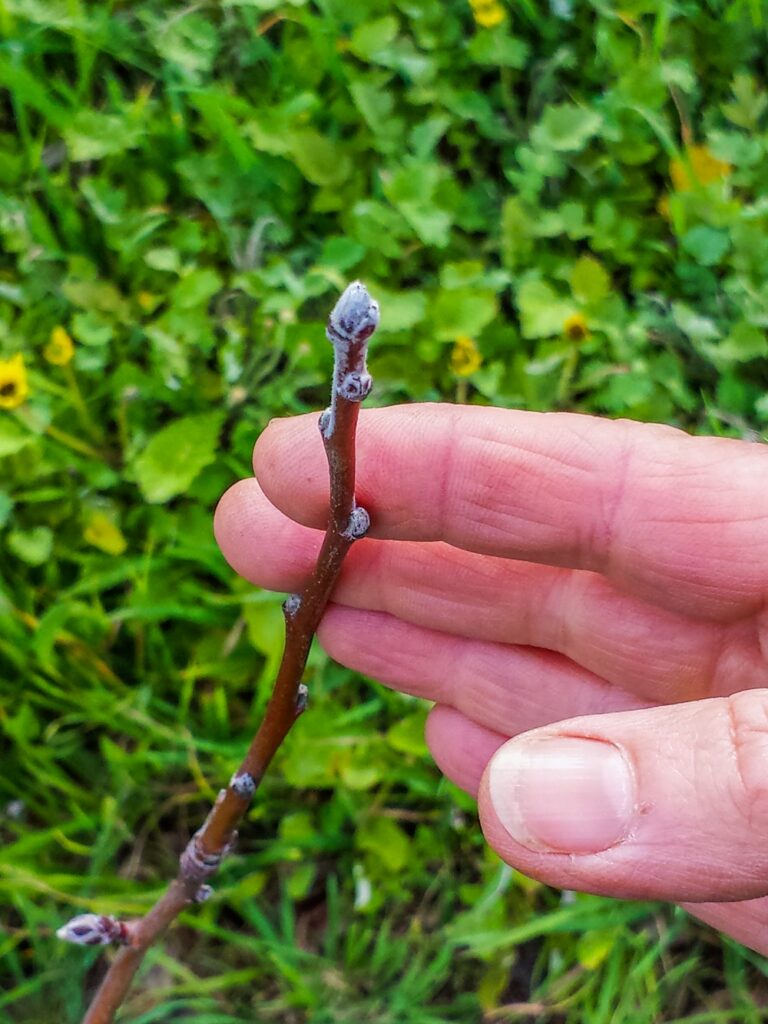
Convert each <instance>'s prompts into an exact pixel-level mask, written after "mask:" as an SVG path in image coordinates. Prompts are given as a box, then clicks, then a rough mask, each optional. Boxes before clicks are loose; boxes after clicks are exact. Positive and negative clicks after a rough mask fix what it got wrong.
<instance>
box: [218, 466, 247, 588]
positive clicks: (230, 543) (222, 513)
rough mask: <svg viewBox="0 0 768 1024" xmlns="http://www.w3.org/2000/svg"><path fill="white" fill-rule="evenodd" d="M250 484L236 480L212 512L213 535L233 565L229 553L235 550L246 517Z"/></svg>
mask: <svg viewBox="0 0 768 1024" xmlns="http://www.w3.org/2000/svg"><path fill="white" fill-rule="evenodd" d="M251 486H252V481H250V480H238V481H237V482H236V483H234V484H232V486H231V487H229V488H227V490H226V491H225V492H224V493H223V494H222V496H221V497H220V498H219V503H218V504H217V506H216V509H215V511H214V513H213V536H214V537H215V538H216V543H217V544H218V545H219V547H220V548H221V552H222V554H223V555H224V557H225V558H226V560H227V561H228V562H229V564H230V565H233V563H232V559H231V558H230V555H231V554H232V553H233V552H234V551H236V550H237V547H238V541H239V539H240V538H242V535H243V532H244V529H245V523H246V521H247V518H248V509H249V508H250V506H251V502H250V495H249V490H250V488H251ZM233 568H234V566H233Z"/></svg>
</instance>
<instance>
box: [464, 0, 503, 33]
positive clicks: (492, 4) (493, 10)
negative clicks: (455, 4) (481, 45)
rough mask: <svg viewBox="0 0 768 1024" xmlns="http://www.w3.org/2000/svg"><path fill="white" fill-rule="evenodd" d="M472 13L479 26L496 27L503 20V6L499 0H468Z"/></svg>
mask: <svg viewBox="0 0 768 1024" xmlns="http://www.w3.org/2000/svg"><path fill="white" fill-rule="evenodd" d="M469 2H470V6H471V7H472V15H473V17H474V19H475V21H476V22H477V24H478V25H479V26H480V28H496V26H497V25H500V24H501V23H502V21H504V18H505V14H504V8H503V7H502V5H501V4H500V3H499V0H469Z"/></svg>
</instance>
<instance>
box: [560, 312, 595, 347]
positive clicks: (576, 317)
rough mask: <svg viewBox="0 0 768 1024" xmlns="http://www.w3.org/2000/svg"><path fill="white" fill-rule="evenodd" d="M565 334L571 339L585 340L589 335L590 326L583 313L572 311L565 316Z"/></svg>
mask: <svg viewBox="0 0 768 1024" xmlns="http://www.w3.org/2000/svg"><path fill="white" fill-rule="evenodd" d="M563 334H564V335H565V336H566V338H567V339H568V340H569V341H584V339H585V338H588V337H589V327H588V326H587V321H586V320H585V319H584V317H583V316H582V315H581V313H571V315H570V316H567V317H566V318H565V321H564V323H563Z"/></svg>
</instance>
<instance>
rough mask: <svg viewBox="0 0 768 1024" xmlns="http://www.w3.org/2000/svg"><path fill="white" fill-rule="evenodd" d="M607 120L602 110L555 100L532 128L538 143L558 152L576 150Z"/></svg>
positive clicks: (582, 146) (532, 137)
mask: <svg viewBox="0 0 768 1024" xmlns="http://www.w3.org/2000/svg"><path fill="white" fill-rule="evenodd" d="M602 123H603V119H602V117H601V116H600V114H598V113H597V111H595V110H590V109H589V107H578V106H576V104H575V103H560V104H553V105H551V106H549V107H547V109H546V110H545V111H544V116H543V117H542V119H541V121H540V122H539V124H538V125H537V126H536V127H535V128H534V129H533V131H532V132H531V139H532V140H533V142H534V143H535V145H537V146H540V147H543V148H545V149H546V148H551V149H554V150H556V151H557V152H565V153H575V152H578V151H579V150H581V149H583V148H584V147H585V146H586V144H587V143H588V142H589V140H590V139H591V138H593V136H595V135H596V134H597V133H598V131H599V130H600V127H601V125H602Z"/></svg>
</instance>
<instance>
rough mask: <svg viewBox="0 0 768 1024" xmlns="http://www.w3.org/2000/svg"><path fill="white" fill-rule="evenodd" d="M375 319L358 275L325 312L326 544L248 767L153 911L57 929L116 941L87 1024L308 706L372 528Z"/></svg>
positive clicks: (229, 837) (104, 1020)
mask: <svg viewBox="0 0 768 1024" xmlns="http://www.w3.org/2000/svg"><path fill="white" fill-rule="evenodd" d="M378 322H379V307H378V306H377V304H376V303H375V302H374V301H373V300H372V299H371V297H370V295H369V294H368V292H367V290H366V289H365V287H364V285H362V284H361V283H360V282H359V281H355V282H354V283H353V284H351V285H349V287H348V288H347V289H346V290H345V291H344V293H343V295H342V296H341V298H340V299H339V301H338V303H337V304H336V306H335V307H334V309H333V311H332V313H331V315H330V317H329V318H328V327H327V331H326V333H327V336H328V339H329V341H330V342H331V343H332V345H333V347H334V355H335V358H334V368H333V386H332V389H331V404H330V406H329V407H328V409H326V410H325V412H324V413H322V415H321V416H320V433H321V435H322V439H323V445H324V447H325V453H326V456H327V459H328V468H329V474H330V485H331V488H330V490H331V494H330V509H329V516H328V526H327V529H326V534H325V539H324V541H323V546H322V548H321V550H320V554H319V555H318V559H317V564H316V566H315V569H314V571H313V573H312V575H311V576H310V578H309V580H308V581H307V583H306V585H305V587H304V589H303V590H302V591H301V593H299V594H292V595H291V596H290V597H289V598H288V599H287V601H286V602H285V603H284V605H283V612H284V617H285V647H284V650H283V658H282V661H281V663H280V668H279V670H278V673H277V679H276V681H275V685H274V689H273V691H272V696H271V698H270V701H269V704H268V705H267V708H266V711H265V713H264V718H263V720H262V722H261V725H260V726H259V728H258V731H257V732H256V735H255V736H254V738H253V741H252V743H251V745H250V747H249V749H248V753H247V754H246V755H245V758H244V759H243V762H242V764H241V765H240V767H239V768H238V769H237V771H236V772H235V774H234V775H233V776H232V778H231V779H230V782H229V785H228V786H227V788H226V789H222V790H221V791H220V792H219V795H218V798H217V799H216V803H215V804H214V805H213V807H212V808H211V811H210V813H209V814H208V817H207V818H206V819H205V822H204V823H203V825H202V827H201V828H200V829H199V830H198V831H197V832H196V833H195V835H194V836H193V837H192V839H191V840H190V841H189V843H188V844H187V847H186V849H185V850H184V852H183V853H182V855H181V857H180V859H179V873H178V875H177V876H176V878H175V879H174V880H173V881H172V882H171V883H170V885H169V886H168V889H167V890H166V891H165V893H164V895H163V896H162V897H161V898H160V899H159V900H158V901H157V903H156V904H155V905H154V907H152V909H151V910H150V911H149V912H148V913H147V914H146V915H145V916H144V917H142V918H140V919H138V920H136V921H117V920H115V919H114V918H110V917H106V916H104V915H97V914H84V915H81V916H80V917H76V918H73V920H71V921H70V922H69V923H68V924H67V925H65V926H64V927H63V928H61V929H59V931H58V933H57V934H58V935H59V937H60V938H63V939H67V940H68V941H70V942H77V943H80V944H85V945H95V944H106V943H109V942H115V941H116V942H120V943H121V944H122V945H123V948H122V949H121V950H120V951H119V953H118V954H117V956H116V957H115V959H114V961H113V962H112V965H111V966H110V968H109V970H108V971H107V974H106V975H105V977H104V980H103V982H102V983H101V986H100V988H99V989H98V991H97V992H96V995H95V996H94V998H93V1002H92V1003H91V1006H90V1008H89V1010H88V1011H87V1013H86V1015H85V1017H84V1018H83V1024H111V1022H112V1021H113V1019H114V1015H115V1013H116V1011H117V1010H118V1009H119V1007H120V1006H121V1004H122V1002H123V1000H124V998H125V996H126V993H127V992H128V988H129V986H130V984H131V981H132V979H133V976H134V974H135V973H136V971H137V970H138V968H139V965H140V964H141V961H142V960H143V958H144V954H145V952H146V950H147V949H148V948H149V946H151V945H152V943H153V942H155V941H156V940H157V939H158V938H159V937H160V936H161V935H162V934H163V932H165V930H166V929H167V928H168V927H169V925H170V924H171V923H172V922H173V921H174V920H175V919H176V917H178V915H179V914H180V913H181V911H182V910H184V908H185V907H187V906H188V905H189V904H190V903H193V902H202V901H203V900H205V899H207V898H208V897H209V896H210V894H211V891H212V890H211V887H210V886H209V885H208V884H207V881H208V879H209V878H210V877H211V876H212V875H213V874H214V873H215V872H216V870H217V869H218V867H219V864H220V863H221V861H222V860H223V858H224V857H225V856H226V855H227V853H228V852H229V850H230V849H231V848H232V845H233V844H234V842H235V839H236V836H237V833H236V831H235V830H236V828H237V826H238V824H239V823H240V820H241V819H242V817H243V815H244V814H245V812H246V810H247V808H248V805H249V804H250V802H251V799H252V797H253V794H254V793H255V791H256V788H257V786H258V785H259V782H260V781H261V779H262V778H263V776H264V772H265V771H266V769H267V766H268V765H269V763H270V761H271V760H272V757H273V756H274V754H275V751H276V750H277V749H278V747H279V746H280V744H281V743H282V742H283V740H284V739H285V737H286V736H287V734H288V732H289V730H290V728H291V726H292V725H293V723H294V722H295V721H296V719H297V718H298V717H299V715H300V714H301V713H302V711H304V709H305V708H306V706H307V688H306V686H304V684H303V683H302V682H301V677H302V675H303V672H304V667H305V665H306V661H307V655H308V654H309V648H310V645H311V643H312V637H313V635H314V633H315V631H316V629H317V627H318V624H319V622H320V619H321V617H322V614H323V611H324V609H325V606H326V604H327V602H328V599H329V597H330V595H331V592H332V590H333V587H334V585H335V583H336V580H337V578H338V575H339V571H340V569H341V564H342V562H343V561H344V556H345V555H346V553H347V551H348V550H349V548H350V546H351V545H352V543H353V542H354V541H355V540H357V539H358V538H360V537H363V536H364V535H365V534H366V532H367V531H368V527H369V526H370V520H369V517H368V513H367V512H366V511H365V509H364V508H361V507H360V506H359V505H357V504H355V432H356V428H357V417H358V412H359V408H360V402H361V401H362V400H363V399H364V398H365V397H366V395H368V394H369V392H370V390H371V384H372V381H371V377H370V375H369V374H368V372H367V369H366V365H365V359H366V351H367V343H368V338H369V337H370V336H371V334H373V332H374V331H375V330H376V327H377V325H378Z"/></svg>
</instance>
